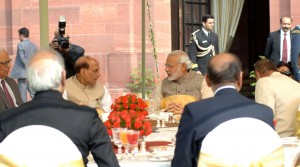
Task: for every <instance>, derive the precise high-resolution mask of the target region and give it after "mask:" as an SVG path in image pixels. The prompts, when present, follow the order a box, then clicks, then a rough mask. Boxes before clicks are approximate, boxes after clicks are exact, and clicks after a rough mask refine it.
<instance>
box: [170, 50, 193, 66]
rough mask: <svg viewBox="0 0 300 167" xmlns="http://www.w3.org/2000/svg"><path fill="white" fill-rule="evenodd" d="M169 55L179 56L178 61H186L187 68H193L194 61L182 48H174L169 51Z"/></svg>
mask: <svg viewBox="0 0 300 167" xmlns="http://www.w3.org/2000/svg"><path fill="white" fill-rule="evenodd" d="M168 56H177V57H178V63H185V64H186V68H187V69H191V68H192V61H191V60H190V58H189V56H188V55H187V54H186V53H185V52H184V51H182V50H174V51H172V52H171V53H169V55H168Z"/></svg>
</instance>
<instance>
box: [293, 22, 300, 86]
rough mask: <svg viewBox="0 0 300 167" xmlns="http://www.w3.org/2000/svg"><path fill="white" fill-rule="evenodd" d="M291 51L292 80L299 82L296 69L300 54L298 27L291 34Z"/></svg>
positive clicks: (299, 29) (299, 32)
mask: <svg viewBox="0 0 300 167" xmlns="http://www.w3.org/2000/svg"><path fill="white" fill-rule="evenodd" d="M291 45H292V51H291V64H292V67H293V73H294V79H295V80H296V81H300V73H299V70H300V69H299V67H298V58H299V53H300V26H299V25H298V26H296V27H295V28H294V29H293V32H292V41H291Z"/></svg>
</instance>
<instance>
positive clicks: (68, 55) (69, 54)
mask: <svg viewBox="0 0 300 167" xmlns="http://www.w3.org/2000/svg"><path fill="white" fill-rule="evenodd" d="M61 38H62V37H61V35H60V34H59V30H58V29H57V30H55V31H54V39H53V40H52V41H51V43H50V44H49V47H51V48H53V49H55V50H57V51H58V52H59V53H60V54H61V55H62V56H63V58H64V60H65V68H66V78H67V79H68V78H69V77H71V76H73V75H75V72H74V65H75V62H76V61H77V59H78V58H79V57H81V56H84V49H83V48H82V47H80V46H78V45H74V44H71V43H69V36H67V37H63V39H65V40H66V42H65V43H64V44H67V46H65V45H62V44H60V43H59V40H60V39H61Z"/></svg>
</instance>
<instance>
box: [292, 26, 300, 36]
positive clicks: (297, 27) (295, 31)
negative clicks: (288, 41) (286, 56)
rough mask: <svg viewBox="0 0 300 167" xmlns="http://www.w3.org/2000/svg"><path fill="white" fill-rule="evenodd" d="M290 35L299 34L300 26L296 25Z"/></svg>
mask: <svg viewBox="0 0 300 167" xmlns="http://www.w3.org/2000/svg"><path fill="white" fill-rule="evenodd" d="M292 34H300V25H297V26H296V27H295V28H294V29H293V31H292Z"/></svg>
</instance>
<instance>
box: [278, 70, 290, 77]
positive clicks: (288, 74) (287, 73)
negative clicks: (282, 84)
mask: <svg viewBox="0 0 300 167" xmlns="http://www.w3.org/2000/svg"><path fill="white" fill-rule="evenodd" d="M280 73H281V74H283V75H286V76H292V73H291V72H290V71H282V72H280Z"/></svg>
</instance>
